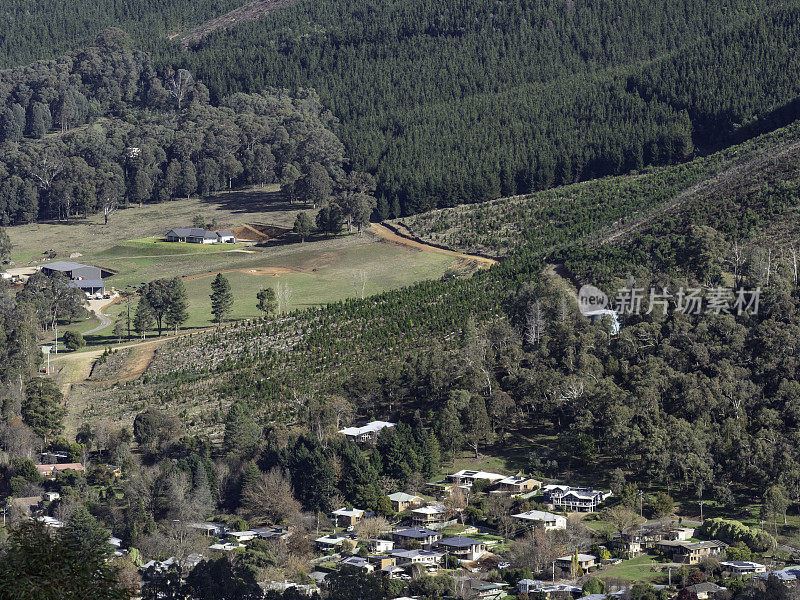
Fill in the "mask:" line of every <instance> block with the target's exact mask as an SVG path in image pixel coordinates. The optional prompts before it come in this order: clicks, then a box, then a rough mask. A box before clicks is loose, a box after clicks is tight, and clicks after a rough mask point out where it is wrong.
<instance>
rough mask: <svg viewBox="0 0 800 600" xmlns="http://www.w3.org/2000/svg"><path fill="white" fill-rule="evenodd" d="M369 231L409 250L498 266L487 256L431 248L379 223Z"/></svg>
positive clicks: (374, 224) (373, 225)
mask: <svg viewBox="0 0 800 600" xmlns="http://www.w3.org/2000/svg"><path fill="white" fill-rule="evenodd" d="M367 231H368V232H370V233H372V234H374V235H375V236H376V237H378V238H380V239H382V240H385V241H387V242H390V243H393V244H398V245H400V246H406V247H407V248H414V249H415V250H423V251H426V252H436V253H438V254H447V255H449V256H453V257H455V258H463V259H467V260H472V261H475V262H477V263H480V264H482V265H486V266H489V267H490V266H492V265H496V264H497V261H496V260H494V259H493V258H487V257H485V256H477V255H475V254H464V253H462V252H456V251H455V250H448V249H446V248H439V247H437V246H431V245H430V244H426V243H425V242H421V241H419V240H416V239H414V238H413V237H411V236H410V235H409V236H406V235H401V234H400V233H396V232H394V231H392V230H391V229H389V228H388V227H386V226H385V225H381V224H379V223H373V224H372V225H371V226H370V228H369V229H368V230H367Z"/></svg>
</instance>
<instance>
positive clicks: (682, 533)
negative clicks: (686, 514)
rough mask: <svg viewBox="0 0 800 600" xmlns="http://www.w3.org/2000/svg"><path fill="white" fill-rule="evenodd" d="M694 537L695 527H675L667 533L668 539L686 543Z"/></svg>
mask: <svg viewBox="0 0 800 600" xmlns="http://www.w3.org/2000/svg"><path fill="white" fill-rule="evenodd" d="M693 537H694V527H673V528H672V529H670V530H669V532H667V539H670V540H678V541H681V542H685V541H687V540H690V539H692V538H693Z"/></svg>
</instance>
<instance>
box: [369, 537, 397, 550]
mask: <svg viewBox="0 0 800 600" xmlns="http://www.w3.org/2000/svg"><path fill="white" fill-rule="evenodd" d="M367 548H369V550H370V552H389V551H391V550H394V542H393V541H391V540H379V539H372V540H368V541H367Z"/></svg>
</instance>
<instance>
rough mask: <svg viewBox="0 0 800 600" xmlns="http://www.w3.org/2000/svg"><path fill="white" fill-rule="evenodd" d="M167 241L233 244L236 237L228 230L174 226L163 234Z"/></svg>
mask: <svg viewBox="0 0 800 600" xmlns="http://www.w3.org/2000/svg"><path fill="white" fill-rule="evenodd" d="M164 237H165V238H166V240H167V241H168V242H186V243H189V244H235V243H236V237H235V236H234V235H233V233H231V232H230V231H209V230H208V229H203V228H202V227H176V228H175V229H170V230H169V231H168V232H167V235H165V236H164Z"/></svg>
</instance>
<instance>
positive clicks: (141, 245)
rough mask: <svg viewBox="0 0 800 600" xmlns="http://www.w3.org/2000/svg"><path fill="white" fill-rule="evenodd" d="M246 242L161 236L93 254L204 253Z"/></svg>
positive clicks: (127, 243)
mask: <svg viewBox="0 0 800 600" xmlns="http://www.w3.org/2000/svg"><path fill="white" fill-rule="evenodd" d="M244 247H246V244H187V243H181V242H167V241H165V240H163V239H161V238H140V239H135V240H128V241H126V242H122V243H121V244H117V245H116V246H112V247H111V248H108V249H106V250H103V251H101V252H97V253H96V254H94V255H93V256H95V257H96V258H98V259H101V260H102V259H104V258H113V259H119V258H129V257H140V256H171V255H174V254H205V253H214V252H230V251H231V250H236V249H238V248H244Z"/></svg>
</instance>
